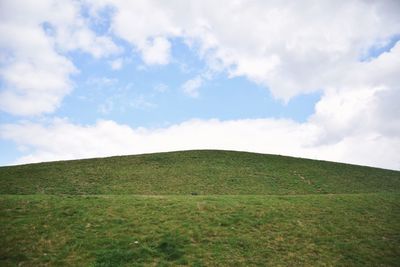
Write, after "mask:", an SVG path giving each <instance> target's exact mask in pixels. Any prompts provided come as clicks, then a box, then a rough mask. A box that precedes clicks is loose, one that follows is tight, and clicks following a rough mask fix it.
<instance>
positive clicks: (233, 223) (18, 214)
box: [0, 151, 400, 266]
mask: <svg viewBox="0 0 400 267" xmlns="http://www.w3.org/2000/svg"><path fill="white" fill-rule="evenodd" d="M0 191H1V195H0V266H48V265H50V266H179V265H182V266H184V265H187V266H335V265H336V266H398V265H399V262H400V172H396V171H389V170H383V169H375V168H369V167H361V166H353V165H346V164H338V163H331V162H322V161H313V160H305V159H296V158H290V157H281V156H273V155H261V154H252V153H240V152H227V151H188V152H174V153H159V154H149V155H140V156H125V157H112V158H104V159H92V160H79V161H65V162H52V163H42V164H31V165H22V166H14V167H2V168H0ZM194 192H196V193H197V194H198V195H192V193H194Z"/></svg>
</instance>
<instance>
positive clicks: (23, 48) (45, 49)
mask: <svg viewBox="0 0 400 267" xmlns="http://www.w3.org/2000/svg"><path fill="white" fill-rule="evenodd" d="M0 35H1V38H0V55H1V56H0V63H1V65H0V78H1V80H2V85H1V91H0V110H2V111H5V112H8V113H11V114H14V115H37V114H41V113H49V112H52V111H54V110H55V109H56V108H57V107H58V106H59V105H60V102H61V100H62V99H63V97H64V96H65V95H66V94H68V93H69V92H70V91H71V90H72V82H71V75H72V74H73V73H76V72H77V69H76V68H75V66H74V64H73V63H72V62H71V61H70V59H68V58H67V57H66V56H64V55H63V53H65V52H68V51H72V50H81V51H83V52H86V53H89V54H91V55H92V56H94V57H102V56H108V55H110V54H115V53H118V52H119V51H120V49H119V48H118V47H117V46H116V45H115V44H114V43H113V42H112V40H111V38H110V37H106V36H97V35H96V34H95V33H94V32H93V31H92V30H90V28H89V22H88V21H87V19H85V18H83V17H82V15H81V5H80V3H79V2H75V1H53V0H42V1H34V2H31V1H30V2H29V1H28V2H27V1H1V3H0Z"/></svg>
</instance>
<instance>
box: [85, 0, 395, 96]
mask: <svg viewBox="0 0 400 267" xmlns="http://www.w3.org/2000/svg"><path fill="white" fill-rule="evenodd" d="M88 2H89V3H91V4H90V6H91V8H92V9H93V10H94V11H93V12H94V13H95V12H99V10H102V9H103V8H105V7H110V6H111V7H112V8H113V10H114V12H113V14H112V17H111V30H112V32H113V33H114V34H116V35H117V36H119V37H120V38H122V39H124V40H126V41H128V42H129V43H131V44H132V45H133V46H134V47H135V49H137V50H138V51H139V52H140V53H141V54H142V58H143V60H144V62H145V63H147V64H166V63H168V62H169V60H168V58H169V57H170V49H169V46H170V44H169V42H168V39H173V38H182V39H183V40H184V41H185V42H186V43H187V44H189V45H191V46H193V47H194V48H196V50H197V51H198V53H199V55H200V56H201V57H202V58H203V59H205V60H206V61H207V63H208V67H209V68H210V69H212V70H214V71H225V72H227V73H228V74H229V75H230V76H232V77H233V76H245V77H247V78H248V79H250V80H252V81H254V82H257V83H259V84H261V85H264V86H266V87H268V88H269V90H271V92H272V93H273V95H274V96H276V97H278V98H281V99H283V100H285V101H287V100H289V99H290V98H291V97H293V96H295V95H298V94H301V93H305V92H310V91H315V90H320V89H324V88H327V87H336V86H338V77H342V76H350V75H351V74H347V71H348V70H349V69H356V68H364V65H368V62H360V58H365V57H368V56H369V49H370V48H371V47H375V48H377V47H384V46H385V45H387V44H388V43H389V42H390V40H391V38H392V37H393V36H394V35H396V34H399V32H400V19H399V16H398V14H399V12H400V2H399V1H395V0H384V1H367V0H365V1H362V0H353V1H345V2H338V1H329V0H327V1H313V0H308V1H302V2H293V1H279V2H276V1H229V0H227V1H211V0H209V1H207V0H205V1H173V2H171V1H160V0H145V1H134V2H132V1H128V2H127V1H118V0H115V1H107V0H104V1H88ZM157 42H160V44H157ZM153 50H154V51H153ZM148 51H151V53H150V55H153V54H154V55H157V57H152V56H150V57H149V55H148ZM154 58H157V59H158V60H154ZM342 80H343V79H339V81H342Z"/></svg>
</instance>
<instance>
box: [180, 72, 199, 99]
mask: <svg viewBox="0 0 400 267" xmlns="http://www.w3.org/2000/svg"><path fill="white" fill-rule="evenodd" d="M202 84H203V78H202V77H201V76H196V77H195V78H193V79H190V80H187V81H186V82H185V83H184V84H183V85H182V90H183V92H184V93H185V94H187V95H188V96H190V97H198V96H199V89H200V87H201V85H202Z"/></svg>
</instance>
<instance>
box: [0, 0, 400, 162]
mask: <svg viewBox="0 0 400 267" xmlns="http://www.w3.org/2000/svg"><path fill="white" fill-rule="evenodd" d="M399 14H400V1H398V0H392V1H390V0H379V1H378V0H376V1H373V0H349V1H336V0H318V1H317V0H304V1H288V0H280V1H275V0H269V1H265V0H248V1H244V0H221V1H214V0H201V1H194V0H193V1H191V0H172V1H163V0H158V1H157V0H135V1H122V0H82V1H74V0H38V1H22V0H21V1H20V0H0V165H1V166H5V165H14V164H22V163H33V162H43V161H54V160H66V159H80V158H91V157H105V156H114V155H129V154H141V153H151V152H163V151H176V150H189V149H227V150H238V151H251V152H259V153H268V154H280V155H289V156H295V157H303V158H312V159H320V160H329V161H337V162H345V163H352V164H360V165H368V166H374V167H381V168H388V169H395V170H400V156H399V152H400V16H399Z"/></svg>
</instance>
